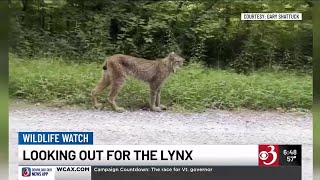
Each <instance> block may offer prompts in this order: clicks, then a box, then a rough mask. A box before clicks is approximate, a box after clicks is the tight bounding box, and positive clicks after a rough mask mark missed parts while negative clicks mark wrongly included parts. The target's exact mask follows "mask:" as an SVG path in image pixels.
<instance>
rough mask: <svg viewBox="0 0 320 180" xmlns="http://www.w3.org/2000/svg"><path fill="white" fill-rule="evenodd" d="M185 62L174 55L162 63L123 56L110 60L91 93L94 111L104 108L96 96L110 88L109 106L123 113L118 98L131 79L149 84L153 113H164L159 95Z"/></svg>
mask: <svg viewBox="0 0 320 180" xmlns="http://www.w3.org/2000/svg"><path fill="white" fill-rule="evenodd" d="M184 60H185V59H184V58H182V57H180V56H179V55H177V54H176V53H174V52H172V53H170V54H169V55H168V56H167V57H165V58H163V59H159V60H147V59H143V58H137V57H133V56H128V55H123V54H115V55H113V56H110V57H107V58H106V59H105V61H104V63H103V67H102V69H103V70H102V75H101V78H100V80H99V81H98V83H97V85H96V87H95V88H94V89H93V90H92V92H91V95H92V101H93V105H94V107H95V108H99V107H101V106H102V104H100V103H98V101H97V96H98V95H100V94H101V92H102V91H103V90H104V89H105V88H107V87H109V86H110V92H109V94H108V97H107V100H108V102H109V103H110V104H111V105H112V108H113V109H114V110H115V111H117V112H124V111H125V110H124V108H122V107H119V106H118V105H117V104H116V102H115V98H116V96H117V94H118V93H119V91H120V90H121V87H122V86H123V84H124V83H125V81H126V79H127V77H128V76H130V77H133V78H136V79H139V80H142V81H144V82H147V83H148V84H149V86H150V109H151V110H152V111H157V112H159V111H161V108H160V94H161V87H162V85H163V82H164V81H165V80H166V78H167V77H168V76H169V75H170V74H171V73H175V72H176V70H177V69H178V68H180V67H181V66H182V65H183V62H184Z"/></svg>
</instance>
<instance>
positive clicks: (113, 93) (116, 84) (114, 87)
mask: <svg viewBox="0 0 320 180" xmlns="http://www.w3.org/2000/svg"><path fill="white" fill-rule="evenodd" d="M124 81H125V78H124V76H120V77H118V78H115V79H113V80H112V83H111V88H110V92H109V95H108V101H109V103H110V104H111V106H112V108H113V109H114V110H115V111H117V112H124V111H125V109H124V108H122V107H119V106H118V105H117V103H116V101H115V99H116V97H117V95H118V93H119V92H120V90H121V88H122V85H123V83H124Z"/></svg>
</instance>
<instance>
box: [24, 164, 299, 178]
mask: <svg viewBox="0 0 320 180" xmlns="http://www.w3.org/2000/svg"><path fill="white" fill-rule="evenodd" d="M301 175H302V174H301V167H299V166H285V167H279V166H278V167H258V166H19V169H18V177H19V178H18V179H19V180H73V179H76V180H105V179H112V180H123V179H132V180H135V179H137V180H150V179H151V178H152V179H166V180H177V179H183V180H189V179H190V180H191V179H192V180H194V179H199V180H212V179H219V180H234V179H245V180H257V179H272V180H301V179H302V178H301Z"/></svg>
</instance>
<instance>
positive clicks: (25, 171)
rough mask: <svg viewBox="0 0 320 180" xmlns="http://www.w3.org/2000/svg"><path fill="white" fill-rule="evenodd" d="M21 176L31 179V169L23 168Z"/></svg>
mask: <svg viewBox="0 0 320 180" xmlns="http://www.w3.org/2000/svg"><path fill="white" fill-rule="evenodd" d="M21 175H22V177H30V176H31V168H29V167H23V168H22V173H21Z"/></svg>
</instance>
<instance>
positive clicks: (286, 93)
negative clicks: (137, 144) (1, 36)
mask: <svg viewBox="0 0 320 180" xmlns="http://www.w3.org/2000/svg"><path fill="white" fill-rule="evenodd" d="M9 66H10V73H9V93H10V97H11V98H23V99H27V100H29V101H31V102H46V103H50V102H54V101H61V102H63V103H66V104H78V105H80V104H81V105H86V106H89V105H90V104H91V101H90V91H91V90H92V88H93V87H94V86H95V83H96V82H97V80H98V79H99V77H100V75H101V63H65V62H63V61H62V60H57V59H51V60H50V59H37V60H23V59H18V58H16V57H11V59H10V61H9ZM311 78H312V77H311V76H310V75H307V74H302V75H301V74H300V75H296V74H294V73H292V72H291V73H289V72H277V73H275V72H255V73H253V74H251V75H249V76H247V75H240V74H236V73H232V72H229V71H222V70H213V69H210V68H206V67H204V66H202V65H200V64H189V65H187V66H185V67H183V68H182V69H181V70H180V71H179V72H178V73H177V74H173V75H172V76H171V77H170V78H169V79H168V80H167V81H166V83H165V85H164V87H163V89H162V99H161V100H162V104H164V105H167V106H169V107H173V108H174V109H183V110H203V109H207V108H219V109H234V108H248V109H262V110H266V109H277V108H282V109H291V108H299V109H300V108H301V109H311V106H312V84H311V83H312V81H311ZM106 93H107V91H106V92H105V93H104V94H103V95H101V96H100V97H99V98H100V101H102V102H105V98H106V95H107V94H106ZM148 99H149V90H148V86H147V85H146V84H145V83H143V82H140V81H136V80H128V82H127V83H126V85H125V86H124V87H123V89H122V90H121V93H120V94H119V96H118V99H117V102H118V103H119V105H120V106H123V107H125V108H133V109H137V108H140V107H143V106H145V105H146V104H148Z"/></svg>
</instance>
